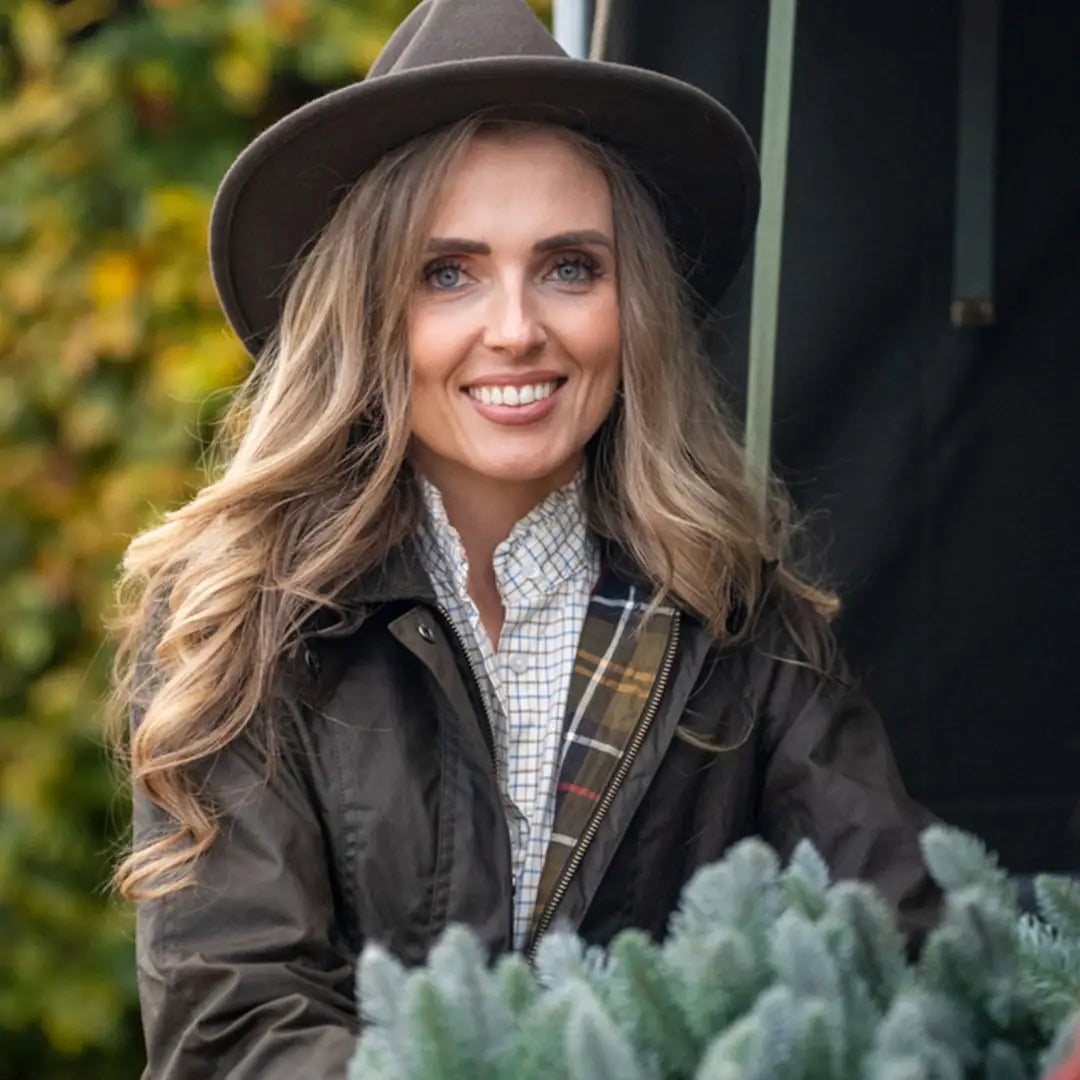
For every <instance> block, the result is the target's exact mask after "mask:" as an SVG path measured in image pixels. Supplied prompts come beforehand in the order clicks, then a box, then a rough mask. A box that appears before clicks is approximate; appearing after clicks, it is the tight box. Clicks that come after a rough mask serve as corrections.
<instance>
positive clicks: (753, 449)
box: [745, 0, 797, 509]
mask: <svg viewBox="0 0 1080 1080" xmlns="http://www.w3.org/2000/svg"><path fill="white" fill-rule="evenodd" d="M796 2H797V0H771V2H770V4H769V37H768V44H767V47H766V51H765V104H764V109H763V113H762V121H761V216H760V217H759V218H758V226H757V239H756V244H755V249H754V281H753V290H752V294H751V301H750V367H749V372H748V377H747V400H746V465H745V469H746V477H747V479H748V480H749V481H750V483H752V484H753V485H754V486H755V488H756V490H757V494H758V505H759V506H760V507H761V508H762V509H764V507H765V502H766V497H767V494H768V476H769V463H770V458H771V453H772V410H773V373H774V370H775V366H776V327H777V322H778V319H779V313H780V263H781V256H782V254H783V238H784V237H783V234H784V190H785V185H786V183H787V150H788V124H789V120H790V116H791V71H792V67H793V63H794V53H795V12H796Z"/></svg>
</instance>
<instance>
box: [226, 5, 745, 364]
mask: <svg viewBox="0 0 1080 1080" xmlns="http://www.w3.org/2000/svg"><path fill="white" fill-rule="evenodd" d="M500 107H504V108H505V109H506V110H507V111H508V113H511V114H512V115H514V116H518V117H520V116H532V117H535V118H537V119H542V120H545V121H548V122H552V123H559V124H564V125H565V126H567V127H571V128H574V129H576V130H578V131H581V132H583V133H585V134H586V135H589V136H592V137H593V138H595V139H597V140H598V141H600V142H603V143H607V144H610V145H612V146H614V147H616V148H617V149H618V150H620V151H622V153H623V154H624V155H625V156H626V157H627V158H628V159H629V160H630V161H631V162H632V163H633V164H634V166H635V167H636V168H637V169H639V170H640V172H641V173H642V174H643V175H644V176H645V178H646V180H647V181H648V182H649V184H650V186H651V187H652V189H653V190H654V192H655V193H656V194H657V197H658V201H659V204H660V210H661V212H662V213H663V215H664V220H665V222H666V224H667V227H668V230H669V232H670V235H671V237H672V238H673V240H674V241H675V245H676V248H677V250H678V251H679V254H680V259H681V262H682V269H683V272H684V274H685V275H686V278H687V280H688V281H689V283H690V286H691V288H692V290H693V291H694V293H695V294H696V295H697V297H698V298H699V300H700V301H701V304H702V307H703V308H704V309H707V308H708V307H710V306H711V305H712V304H714V303H715V302H716V300H718V299H719V297H720V295H721V293H722V292H723V291H724V289H725V288H726V287H727V285H728V283H729V282H730V281H731V279H732V277H734V275H735V273H736V271H737V270H738V268H739V264H740V263H741V262H742V259H743V256H744V255H745V253H746V249H747V247H748V246H749V244H750V240H751V237H752V235H753V230H754V223H755V220H756V218H757V209H758V196H759V177H758V166H757V158H756V155H755V154H754V149H753V146H752V144H751V142H750V139H749V137H748V136H747V134H746V132H745V131H744V130H743V129H742V127H741V126H740V124H739V122H738V121H737V120H736V119H735V118H734V117H733V116H732V115H731V113H729V112H728V110H727V109H725V108H724V106H723V105H721V104H720V103H719V102H718V101H716V100H715V99H713V98H711V97H709V95H708V94H705V93H703V92H702V91H701V90H698V89H697V88H696V87H693V86H690V85H689V84H688V83H684V82H680V81H679V80H677V79H672V78H669V77H668V76H665V75H659V74H656V73H655V72H651V71H645V70H643V69H641V68H635V67H629V66H627V65H624V64H613V63H607V62H602V61H594V60H573V59H571V58H569V57H568V56H567V55H566V53H565V52H564V51H563V50H562V49H561V48H560V47H559V45H558V43H557V42H556V41H555V39H554V38H553V37H552V36H551V35H550V34H549V33H548V31H547V30H546V29H545V27H544V26H543V24H542V23H541V22H540V20H539V19H537V17H536V16H535V15H534V14H533V12H532V11H531V10H530V9H529V7H528V6H527V5H526V4H525V2H524V0H423V2H422V3H421V4H419V5H418V6H417V7H416V8H415V9H414V10H413V11H412V12H411V13H410V14H409V15H408V16H407V17H406V19H405V20H404V22H402V24H401V25H400V26H399V27H398V28H397V30H395V31H394V33H393V35H392V36H391V38H390V40H389V41H388V42H387V43H386V46H385V47H384V49H383V50H382V52H381V53H380V54H379V57H378V59H377V60H376V61H375V63H374V65H373V66H372V68H371V71H370V73H369V74H368V77H367V78H366V79H364V80H363V81H362V82H358V83H353V84H352V85H351V86H346V87H344V88H342V89H341V90H335V91H334V92H333V93H330V94H326V95H325V96H323V97H320V98H317V99H316V100H315V101H312V102H309V103H308V104H307V105H304V106H303V107H301V108H299V109H297V110H296V111H294V112H292V113H289V114H288V115H287V116H285V117H284V118H283V119H281V120H279V121H278V122H277V123H276V124H274V125H273V126H272V127H270V128H268V129H267V130H266V131H264V132H263V133H262V134H261V135H259V136H258V138H256V139H255V141H254V142H252V143H251V144H250V145H249V146H248V147H247V148H246V149H245V150H244V151H243V152H242V153H241V154H240V156H239V157H238V158H237V159H236V161H235V162H234V163H233V165H232V167H231V168H230V169H229V171H228V173H227V174H226V176H225V179H224V180H223V181H222V183H221V187H220V189H219V190H218V193H217V198H216V200H215V202H214V210H213V215H212V217H211V222H210V264H211V269H212V271H213V275H214V284H215V285H216V287H217V291H218V296H219V297H220V299H221V306H222V308H223V309H224V311H225V314H226V316H227V317H228V320H229V322H230V323H231V324H232V326H233V329H234V330H235V331H236V333H237V334H238V335H239V336H240V338H241V340H242V341H243V342H244V344H245V345H246V347H247V348H248V350H249V351H250V352H252V353H256V352H258V350H259V348H260V347H261V346H262V344H263V342H264V341H265V340H266V337H267V334H268V333H269V332H270V331H271V330H272V329H273V328H274V326H275V325H276V323H277V320H278V318H279V317H280V307H281V301H282V299H283V297H282V293H283V285H284V283H285V281H286V280H287V277H288V274H289V270H290V267H291V266H292V265H293V263H294V262H295V260H296V259H297V257H298V256H299V255H301V254H302V253H303V252H305V251H306V250H307V248H308V246H309V244H310V242H311V241H312V240H313V239H314V238H315V237H316V236H317V235H318V233H319V232H320V231H321V230H322V228H323V227H324V226H325V225H326V223H327V222H328V221H329V219H330V217H331V215H332V214H333V211H334V208H335V206H336V205H337V202H338V200H339V199H340V198H341V196H342V195H343V194H344V192H345V191H346V190H347V189H348V188H349V187H350V185H351V184H352V183H353V182H354V181H355V180H356V179H357V178H358V177H359V176H360V175H361V174H362V173H363V172H364V171H365V170H366V169H367V168H368V167H370V166H371V165H373V164H374V163H375V162H376V161H377V160H378V158H379V157H380V156H381V155H383V154H384V153H386V152H387V151H388V150H391V149H393V148H394V147H396V146H400V145H401V144H402V143H405V142H407V141H408V140H409V139H411V138H413V137H414V136H417V135H421V134H423V133H424V132H427V131H431V130H433V129H435V128H439V127H443V126H445V125H447V124H450V123H453V122H454V121H457V120H460V119H463V118H464V117H466V116H469V115H471V114H473V113H476V112H478V111H480V110H485V111H487V110H492V109H494V110H498V109H499V108H500Z"/></svg>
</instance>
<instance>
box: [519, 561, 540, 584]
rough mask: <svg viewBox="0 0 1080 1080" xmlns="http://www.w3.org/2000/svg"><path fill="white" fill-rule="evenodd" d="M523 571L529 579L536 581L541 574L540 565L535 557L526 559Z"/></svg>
mask: <svg viewBox="0 0 1080 1080" xmlns="http://www.w3.org/2000/svg"><path fill="white" fill-rule="evenodd" d="M521 572H522V573H523V574H524V575H525V577H526V578H527V579H528V580H529V581H535V580H536V579H537V578H538V577H539V576H540V567H539V565H538V564H537V562H536V560H535V559H526V560H525V562H524V564H523V565H522V567H521Z"/></svg>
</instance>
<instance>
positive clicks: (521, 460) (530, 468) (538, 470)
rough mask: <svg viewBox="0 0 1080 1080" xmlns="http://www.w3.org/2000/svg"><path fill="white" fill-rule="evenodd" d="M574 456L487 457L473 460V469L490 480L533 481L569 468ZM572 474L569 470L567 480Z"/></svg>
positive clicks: (575, 456)
mask: <svg viewBox="0 0 1080 1080" xmlns="http://www.w3.org/2000/svg"><path fill="white" fill-rule="evenodd" d="M576 458H577V455H576V454H575V455H571V456H564V457H553V456H549V455H547V454H544V455H540V454H533V455H529V456H519V455H514V456H512V457H500V458H489V459H487V460H484V461H478V462H475V463H474V465H473V469H474V471H475V472H478V473H480V474H481V475H483V476H486V477H488V478H489V479H490V480H501V481H511V482H512V481H518V482H520V483H535V482H536V481H538V480H544V479H546V478H547V477H549V476H553V475H555V474H557V473H560V472H565V471H567V470H568V469H571V466H570V464H569V462H570V461H571V460H576ZM572 475H573V472H572V471H571V472H569V473H568V475H567V480H569V479H570V477H571V476H572Z"/></svg>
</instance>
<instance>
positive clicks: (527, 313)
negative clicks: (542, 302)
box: [483, 282, 547, 357]
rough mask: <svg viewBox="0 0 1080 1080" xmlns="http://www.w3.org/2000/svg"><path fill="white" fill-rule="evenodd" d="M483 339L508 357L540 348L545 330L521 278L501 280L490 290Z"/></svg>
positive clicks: (489, 346) (527, 353)
mask: <svg viewBox="0 0 1080 1080" xmlns="http://www.w3.org/2000/svg"><path fill="white" fill-rule="evenodd" d="M483 341H484V344H485V345H486V346H487V347H488V348H489V349H495V350H498V351H501V352H504V353H507V354H509V355H510V356H512V357H524V356H529V355H531V354H532V353H535V352H536V351H537V350H538V349H541V348H543V346H544V343H545V342H546V341H547V332H546V331H545V329H544V324H543V320H542V319H541V318H540V317H539V313H538V312H537V311H536V300H535V298H534V297H532V296H531V295H530V294H529V290H528V287H527V285H526V284H525V283H524V282H504V283H502V284H501V285H500V286H499V287H498V288H497V289H494V290H493V291H492V295H491V304H490V307H489V309H488V317H487V319H486V321H485V324H484V336H483Z"/></svg>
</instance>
